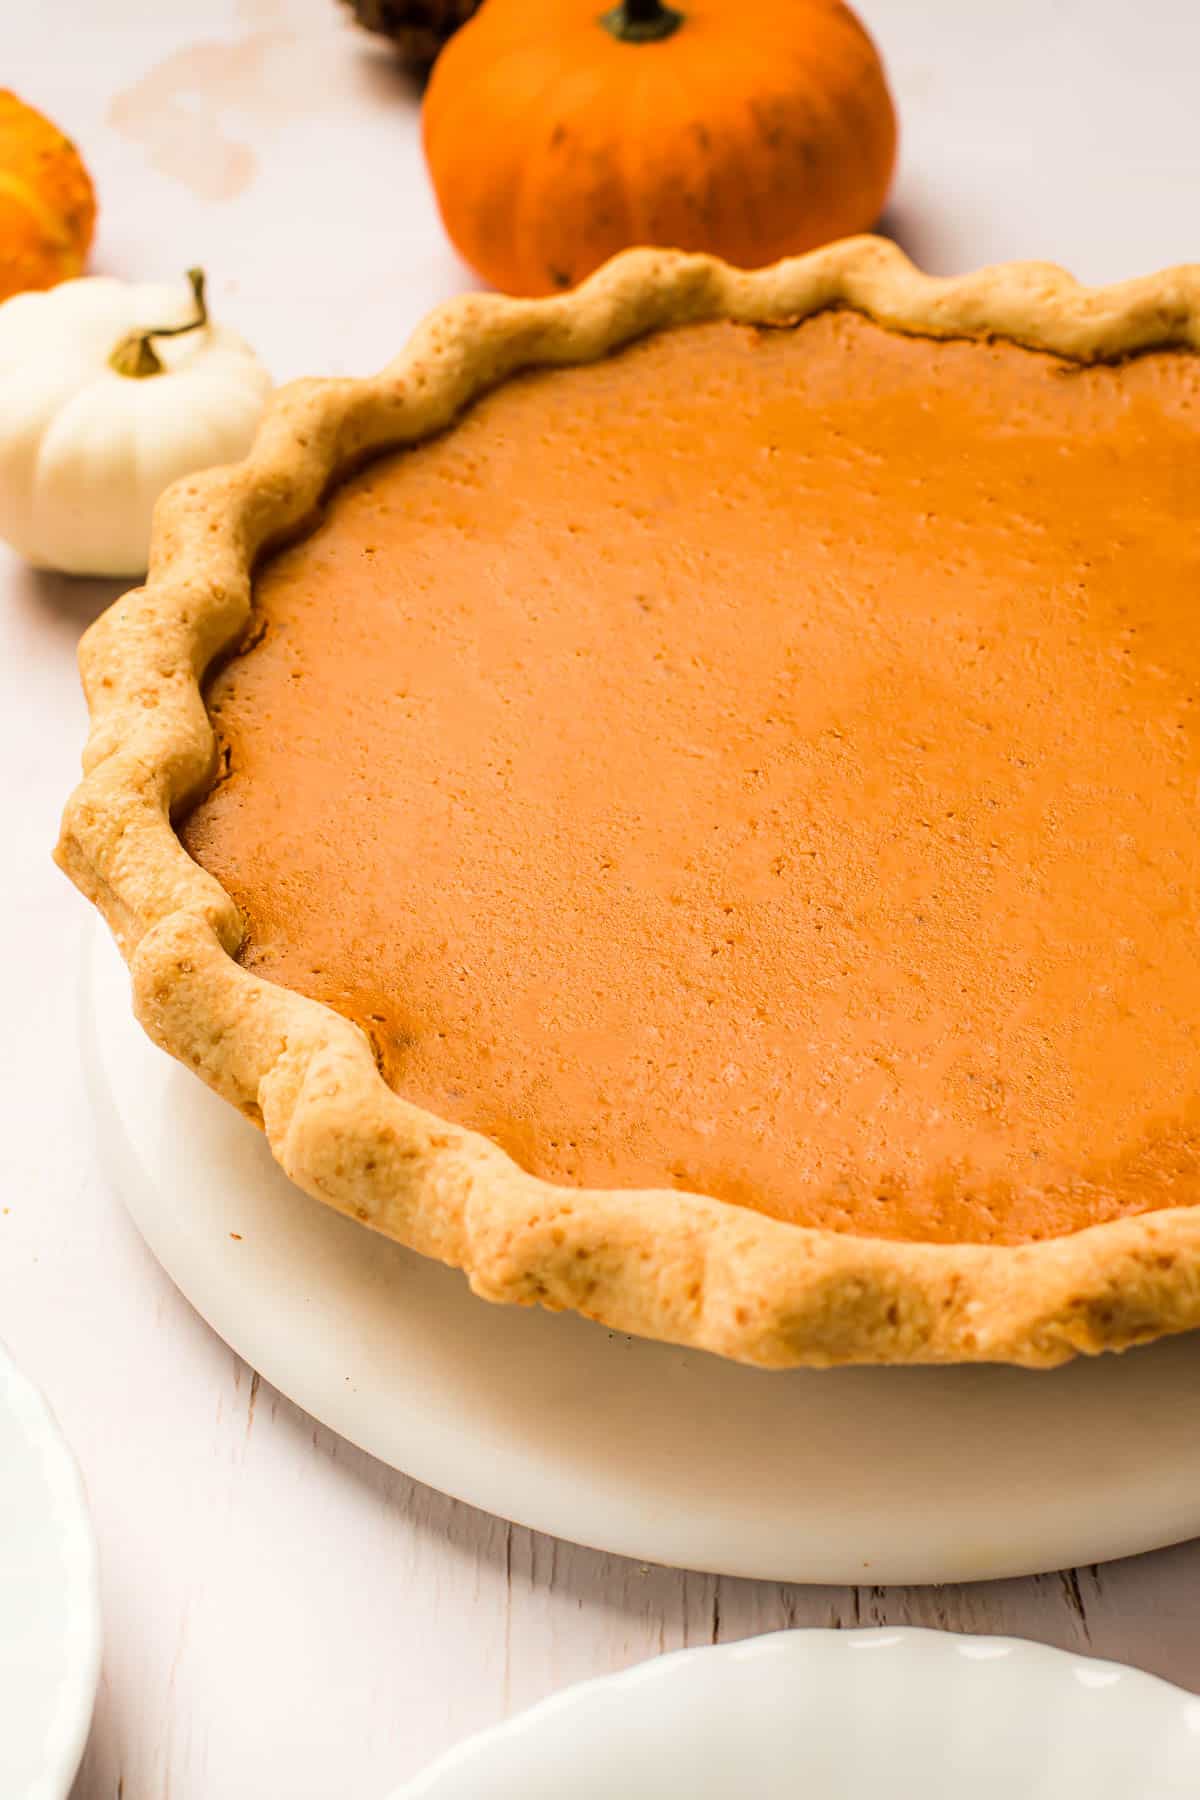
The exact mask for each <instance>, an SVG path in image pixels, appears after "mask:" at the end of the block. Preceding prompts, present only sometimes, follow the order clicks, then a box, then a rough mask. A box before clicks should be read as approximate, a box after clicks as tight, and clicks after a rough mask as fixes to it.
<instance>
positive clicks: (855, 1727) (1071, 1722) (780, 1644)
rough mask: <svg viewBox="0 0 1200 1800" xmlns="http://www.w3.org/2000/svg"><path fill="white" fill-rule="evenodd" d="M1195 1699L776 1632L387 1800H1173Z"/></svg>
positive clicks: (1195, 1728)
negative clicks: (884, 1799) (806, 1799)
mask: <svg viewBox="0 0 1200 1800" xmlns="http://www.w3.org/2000/svg"><path fill="white" fill-rule="evenodd" d="M1197 1793H1200V1699H1197V1698H1195V1697H1194V1696H1192V1695H1190V1694H1186V1693H1183V1692H1181V1691H1180V1690H1179V1689H1178V1688H1173V1687H1170V1686H1168V1684H1167V1683H1166V1682H1163V1681H1158V1680H1156V1679H1155V1678H1154V1677H1153V1676H1149V1675H1143V1674H1141V1673H1140V1672H1139V1671H1138V1670H1136V1669H1127V1668H1122V1667H1120V1666H1118V1665H1117V1664H1115V1663H1105V1662H1095V1661H1092V1660H1091V1659H1088V1658H1085V1657H1079V1656H1072V1655H1068V1654H1067V1653H1065V1652H1063V1651H1060V1650H1050V1649H1047V1648H1046V1647H1045V1646H1044V1645H1041V1644H1032V1643H1026V1642H1023V1641H1021V1640H1018V1639H1014V1638H987V1637H960V1636H956V1635H953V1634H951V1633H948V1632H946V1633H944V1632H936V1631H916V1630H899V1631H892V1630H879V1631H847V1632H840V1631H788V1632H778V1633H775V1634H774V1635H773V1636H770V1637H760V1638H752V1639H749V1640H747V1641H746V1642H744V1643H737V1644H722V1645H720V1646H718V1647H716V1648H710V1647H707V1646H706V1647H705V1648H703V1649H699V1650H685V1651H682V1652H680V1653H679V1654H677V1655H674V1656H664V1657H659V1658H658V1659H656V1660H655V1661H653V1662H648V1663H642V1664H640V1665H639V1666H637V1667H636V1668H633V1669H629V1670H627V1671H625V1673H623V1674H620V1675H613V1676H609V1677H607V1678H606V1679H604V1680H602V1681H592V1682H587V1683H584V1684H583V1685H582V1686H579V1687H574V1688H569V1689H567V1690H566V1692H565V1693H562V1694H558V1695H556V1696H554V1698H553V1699H550V1700H547V1701H545V1702H543V1703H542V1705H540V1706H536V1707H534V1708H533V1709H532V1710H531V1711H529V1712H526V1713H522V1714H521V1715H520V1716H519V1717H517V1718H514V1719H511V1720H509V1721H508V1722H507V1723H505V1724H503V1725H500V1726H498V1727H496V1728H495V1729H494V1730H492V1731H488V1732H485V1733H483V1734H482V1736H480V1737H477V1738H473V1739H471V1740H470V1741H469V1742H468V1743H466V1744H463V1745H460V1746H459V1747H458V1748H457V1749H455V1750H453V1751H451V1752H450V1754H449V1755H448V1756H445V1757H443V1758H442V1759H441V1760H440V1761H439V1762H437V1763H436V1764H435V1765H434V1766H433V1767H432V1768H431V1769H428V1770H427V1771H426V1772H425V1773H424V1774H423V1775H420V1776H418V1777H417V1778H416V1780H414V1781H411V1782H409V1783H408V1784H407V1785H406V1786H404V1787H402V1788H401V1789H400V1790H399V1791H398V1792H397V1793H396V1794H395V1795H393V1797H392V1800H518V1796H519V1797H520V1800H562V1797H563V1796H564V1795H567V1794H570V1796H571V1800H602V1797H603V1800H613V1797H614V1796H616V1795H620V1796H621V1800H666V1797H667V1796H675V1795H684V1794H686V1795H687V1796H688V1800H799V1797H800V1796H802V1795H803V1796H811V1797H812V1800H818V1796H819V1800H878V1797H879V1796H880V1795H884V1794H886V1795H887V1796H889V1800H918V1797H919V1800H951V1797H952V1796H953V1800H962V1797H963V1796H964V1795H970V1797H971V1800H1017V1797H1018V1796H1019V1797H1020V1800H1184V1796H1189V1797H1191V1800H1194V1796H1195V1795H1196V1794H1197Z"/></svg>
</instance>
